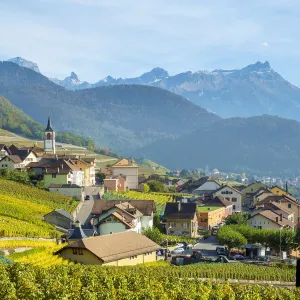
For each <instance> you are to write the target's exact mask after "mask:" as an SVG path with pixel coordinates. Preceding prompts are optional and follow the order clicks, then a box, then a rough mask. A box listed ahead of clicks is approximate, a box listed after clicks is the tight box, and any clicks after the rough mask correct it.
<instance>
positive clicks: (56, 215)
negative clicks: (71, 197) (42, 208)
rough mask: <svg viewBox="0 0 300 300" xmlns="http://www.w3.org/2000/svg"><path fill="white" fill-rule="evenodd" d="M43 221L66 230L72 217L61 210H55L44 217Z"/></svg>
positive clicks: (69, 226)
mask: <svg viewBox="0 0 300 300" xmlns="http://www.w3.org/2000/svg"><path fill="white" fill-rule="evenodd" d="M44 221H45V222H47V223H49V224H53V225H55V226H57V227H61V228H64V229H66V230H67V229H69V228H71V226H72V223H73V216H72V215H71V214H70V213H69V212H67V211H65V210H63V209H56V210H53V211H51V212H50V213H48V214H46V215H44Z"/></svg>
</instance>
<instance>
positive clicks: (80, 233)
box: [68, 220, 87, 241]
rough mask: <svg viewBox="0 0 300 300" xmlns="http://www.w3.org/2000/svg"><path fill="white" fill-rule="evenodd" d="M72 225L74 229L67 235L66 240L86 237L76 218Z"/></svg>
mask: <svg viewBox="0 0 300 300" xmlns="http://www.w3.org/2000/svg"><path fill="white" fill-rule="evenodd" d="M74 225H75V228H74V230H73V231H72V232H71V233H70V234H69V235H68V241H78V240H82V239H85V238H87V235H86V234H85V233H84V231H83V229H82V228H81V223H80V222H79V221H78V220H77V221H76V222H75V224H74Z"/></svg>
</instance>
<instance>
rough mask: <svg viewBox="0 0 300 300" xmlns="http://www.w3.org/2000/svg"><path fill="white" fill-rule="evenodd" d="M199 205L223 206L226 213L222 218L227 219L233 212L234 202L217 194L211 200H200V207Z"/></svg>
mask: <svg viewBox="0 0 300 300" xmlns="http://www.w3.org/2000/svg"><path fill="white" fill-rule="evenodd" d="M199 206H201V207H202V206H212V207H223V208H224V215H223V216H222V220H224V219H226V218H227V217H228V216H230V215H232V213H233V203H232V202H230V201H228V200H227V199H225V198H224V197H223V196H215V197H214V198H212V199H209V200H202V201H200V205H198V208H199ZM213 226H214V225H213Z"/></svg>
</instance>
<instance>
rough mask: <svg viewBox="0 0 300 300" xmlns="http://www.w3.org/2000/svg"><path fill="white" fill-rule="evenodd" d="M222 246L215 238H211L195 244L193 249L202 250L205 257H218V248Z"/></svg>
mask: <svg viewBox="0 0 300 300" xmlns="http://www.w3.org/2000/svg"><path fill="white" fill-rule="evenodd" d="M218 246H221V245H219V244H218V242H217V238H216V237H215V236H210V237H209V238H207V239H206V240H203V241H201V242H200V243H198V244H195V245H194V247H193V249H197V250H201V252H202V254H203V255H205V256H218V255H217V252H216V247H218Z"/></svg>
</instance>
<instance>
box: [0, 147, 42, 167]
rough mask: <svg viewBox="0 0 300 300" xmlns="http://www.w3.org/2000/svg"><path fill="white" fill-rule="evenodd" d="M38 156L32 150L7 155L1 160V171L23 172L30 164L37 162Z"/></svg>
mask: <svg viewBox="0 0 300 300" xmlns="http://www.w3.org/2000/svg"><path fill="white" fill-rule="evenodd" d="M38 160H39V158H38V156H37V155H36V154H35V153H34V152H33V151H30V150H18V151H17V152H16V154H13V155H6V156H4V157H2V158H1V160H0V170H3V169H9V170H16V169H17V170H21V169H24V168H25V167H26V166H27V165H28V164H29V163H31V162H37V161H38Z"/></svg>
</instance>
